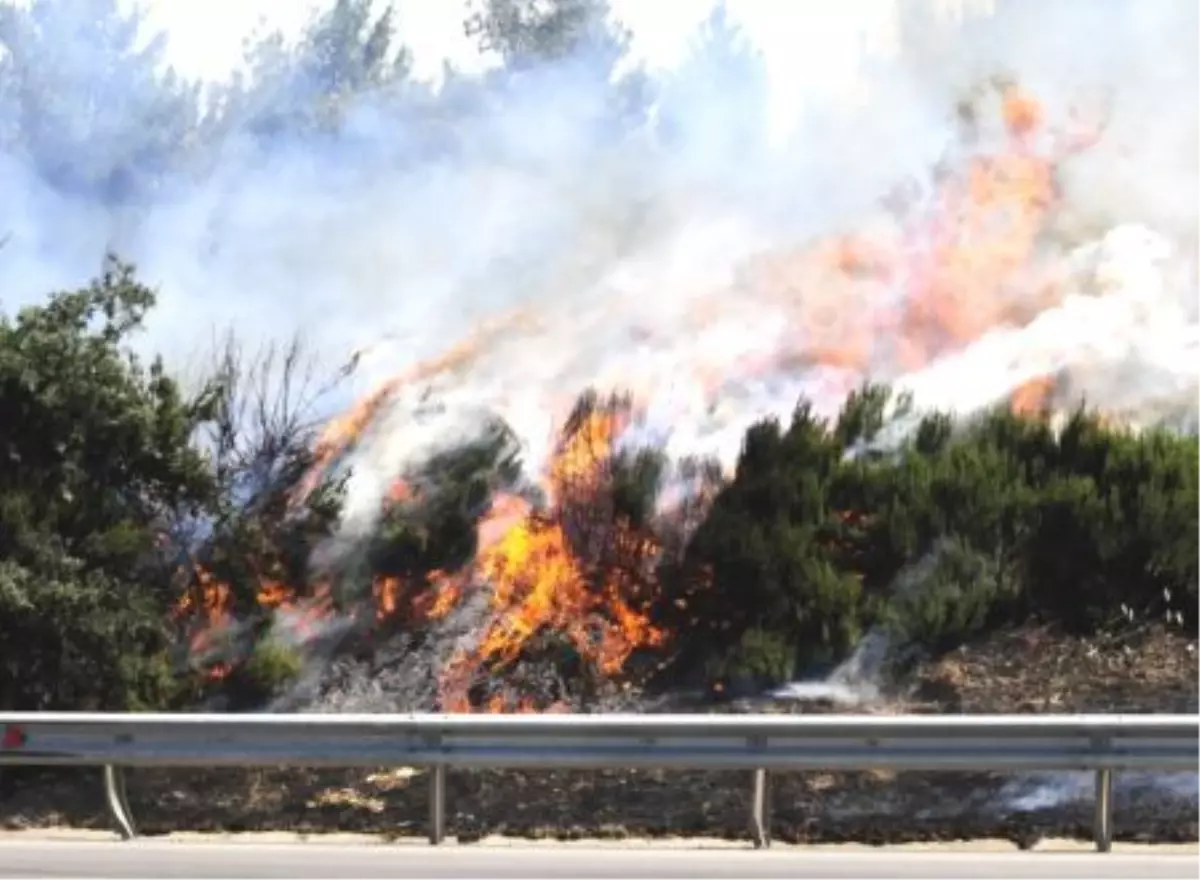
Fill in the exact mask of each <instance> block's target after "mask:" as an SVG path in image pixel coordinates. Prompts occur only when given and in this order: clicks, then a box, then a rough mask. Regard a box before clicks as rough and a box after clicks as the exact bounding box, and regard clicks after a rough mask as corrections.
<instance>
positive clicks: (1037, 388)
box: [1009, 376, 1057, 416]
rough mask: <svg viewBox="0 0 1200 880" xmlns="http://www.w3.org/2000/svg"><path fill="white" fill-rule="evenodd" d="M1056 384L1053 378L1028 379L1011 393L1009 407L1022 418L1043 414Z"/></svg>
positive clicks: (1048, 405)
mask: <svg viewBox="0 0 1200 880" xmlns="http://www.w3.org/2000/svg"><path fill="white" fill-rule="evenodd" d="M1056 384H1057V383H1056V382H1055V379H1054V377H1053V376H1038V377H1036V378H1034V379H1030V380H1029V381H1028V382H1025V383H1024V384H1023V385H1021V387H1019V388H1018V389H1017V390H1016V391H1014V392H1013V393H1012V396H1011V397H1010V398H1009V407H1010V408H1011V409H1012V411H1013V412H1014V413H1016V414H1017V415H1022V416H1034V415H1040V414H1042V413H1045V412H1046V411H1047V410H1048V409H1049V408H1050V398H1051V395H1052V394H1053V393H1054V390H1055V387H1056Z"/></svg>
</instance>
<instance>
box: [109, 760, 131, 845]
mask: <svg viewBox="0 0 1200 880" xmlns="http://www.w3.org/2000/svg"><path fill="white" fill-rule="evenodd" d="M104 802H105V804H106V805H107V806H108V816H109V818H110V819H112V821H113V824H114V825H116V826H117V832H118V833H119V834H120V835H121V839H122V840H133V839H134V838H135V837H137V826H136V825H134V824H133V813H132V812H131V811H130V809H129V797H128V795H127V793H126V791H125V770H124V768H123V767H117V766H115V765H113V764H105V765H104Z"/></svg>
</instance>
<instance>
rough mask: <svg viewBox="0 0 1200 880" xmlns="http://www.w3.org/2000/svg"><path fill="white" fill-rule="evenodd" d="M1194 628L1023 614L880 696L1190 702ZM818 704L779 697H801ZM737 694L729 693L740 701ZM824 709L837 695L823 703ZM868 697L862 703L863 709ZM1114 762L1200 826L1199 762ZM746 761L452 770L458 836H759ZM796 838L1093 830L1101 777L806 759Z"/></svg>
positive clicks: (247, 785) (343, 810)
mask: <svg viewBox="0 0 1200 880" xmlns="http://www.w3.org/2000/svg"><path fill="white" fill-rule="evenodd" d="M1196 706H1197V674H1196V661H1195V644H1194V640H1191V639H1188V638H1186V637H1184V636H1181V635H1178V634H1173V633H1170V632H1167V631H1165V630H1162V629H1156V628H1150V629H1144V630H1141V631H1138V632H1132V633H1126V634H1123V635H1122V636H1120V637H1116V636H1113V637H1107V638H1101V639H1086V640H1085V639H1077V638H1068V637H1064V636H1061V635H1058V634H1055V633H1054V632H1052V631H1050V630H1044V629H1032V628H1025V629H1022V630H1019V631H1013V632H1006V633H1002V634H999V635H996V636H993V637H991V638H989V639H987V640H985V641H982V642H980V643H977V644H975V645H972V646H970V647H969V648H967V649H966V650H962V651H957V652H955V653H954V654H951V655H948V656H946V657H942V658H940V659H939V660H936V661H931V662H929V663H925V664H923V665H921V666H919V667H918V668H917V669H916V671H915V673H914V675H913V677H912V678H911V679H910V680H909V682H908V685H907V687H906V689H905V692H904V694H900V695H896V698H895V699H894V700H893V701H891V702H890V703H889V704H888V705H887V706H880V707H876V708H875V711H892V712H896V711H903V712H908V711H922V712H1050V713H1053V712H1081V711H1086V712H1118V711H1120V712H1194V711H1196ZM805 708H807V709H810V710H811V709H812V708H815V707H803V706H800V707H797V706H788V707H779V710H780V711H801V710H803V709H805ZM728 710H729V707H726V708H725V711H728ZM824 711H829V707H825V709H824ZM857 711H861V709H860V710H857ZM1169 782H1170V783H1171V784H1166V783H1165V782H1164V781H1163V780H1160V779H1159V778H1157V777H1151V776H1144V777H1136V778H1131V779H1126V780H1124V784H1122V780H1121V779H1120V778H1118V787H1117V791H1116V795H1115V817H1114V818H1115V831H1116V836H1117V838H1118V839H1121V840H1138V841H1158V842H1167V841H1171V842H1177V841H1195V840H1196V839H1197V815H1196V813H1197V807H1196V784H1195V781H1194V777H1193V778H1191V779H1189V778H1186V777H1185V778H1183V779H1180V778H1179V777H1175V778H1174V779H1172V780H1169ZM0 785H2V787H3V789H4V791H3V792H2V793H0V821H2V822H3V823H4V824H5V825H7V826H9V827H36V826H51V825H69V826H76V827H96V828H99V827H104V826H105V824H106V819H105V817H104V812H103V803H102V797H101V795H102V792H101V784H100V775H99V772H98V771H88V772H73V773H70V774H63V773H42V772H38V771H29V772H23V773H20V774H15V773H13V772H11V771H10V772H9V773H8V774H7V776H6V777H5V778H4V781H3V783H0ZM749 790H750V779H749V775H748V774H745V773H707V774H706V773H682V772H672V773H663V772H657V773H656V772H648V771H644V772H635V771H613V772H548V771H547V772H534V773H531V772H468V771H459V772H452V773H450V774H449V777H448V780H447V795H448V820H449V824H450V831H451V833H452V834H455V835H457V836H458V837H459V839H460V840H472V839H478V838H479V837H482V836H484V835H490V834H505V835H512V836H524V837H548V838H566V839H571V838H582V837H610V838H611V837H629V836H636V837H643V836H663V835H670V836H725V837H730V838H745V837H746V836H747V824H748V823H747V815H748V800H749ZM427 793H428V778H427V777H426V776H425V775H424V774H421V773H413V772H411V771H407V770H396V769H385V770H379V771H375V772H368V771H356V772H347V771H302V770H301V771H296V770H288V771H281V770H270V769H268V770H254V771H233V770H230V771H142V772H137V773H134V774H131V777H130V799H131V802H132V808H133V810H134V814H135V816H136V817H137V820H138V822H139V825H140V829H141V830H142V831H143V832H144V833H147V834H156V833H167V832H170V831H176V830H192V831H204V830H212V831H218V830H222V831H259V830H287V831H294V832H312V833H319V832H329V831H368V832H377V833H381V834H385V835H394V836H409V835H422V834H424V833H425V827H426V819H427ZM773 806H774V812H773V820H772V831H773V834H774V836H775V837H776V838H778V839H780V840H783V841H808V842H840V841H857V842H864V843H879V844H883V843H898V842H906V841H929V840H951V839H969V838H983V837H990V838H995V837H1002V838H1008V839H1010V840H1013V841H1014V842H1016V843H1017V844H1018V845H1022V846H1031V845H1033V844H1034V843H1036V842H1037V841H1038V840H1039V839H1040V838H1043V837H1064V836H1065V837H1089V836H1090V835H1091V823H1092V813H1091V801H1090V791H1089V782H1088V780H1087V779H1080V778H1078V777H1077V776H1074V775H1071V774H1065V775H1061V776H1052V777H1040V778H1037V779H1033V778H1015V779H1014V778H1012V777H998V776H995V775H992V774H924V773H901V774H883V773H803V774H778V775H776V776H775V777H774V782H773Z"/></svg>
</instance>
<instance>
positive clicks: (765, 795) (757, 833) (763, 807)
mask: <svg viewBox="0 0 1200 880" xmlns="http://www.w3.org/2000/svg"><path fill="white" fill-rule="evenodd" d="M753 773H754V794H753V799H752V800H751V803H750V833H751V834H753V835H754V847H755V849H765V848H766V847H769V846H770V845H771V777H770V775H769V774H768V773H767V771H766V770H755V771H753Z"/></svg>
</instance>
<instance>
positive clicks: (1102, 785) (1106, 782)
mask: <svg viewBox="0 0 1200 880" xmlns="http://www.w3.org/2000/svg"><path fill="white" fill-rule="evenodd" d="M1112 785H1113V776H1112V770H1109V769H1107V768H1106V769H1104V770H1097V771H1096V823H1095V837H1096V852H1102V853H1106V852H1109V851H1111V850H1112Z"/></svg>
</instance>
